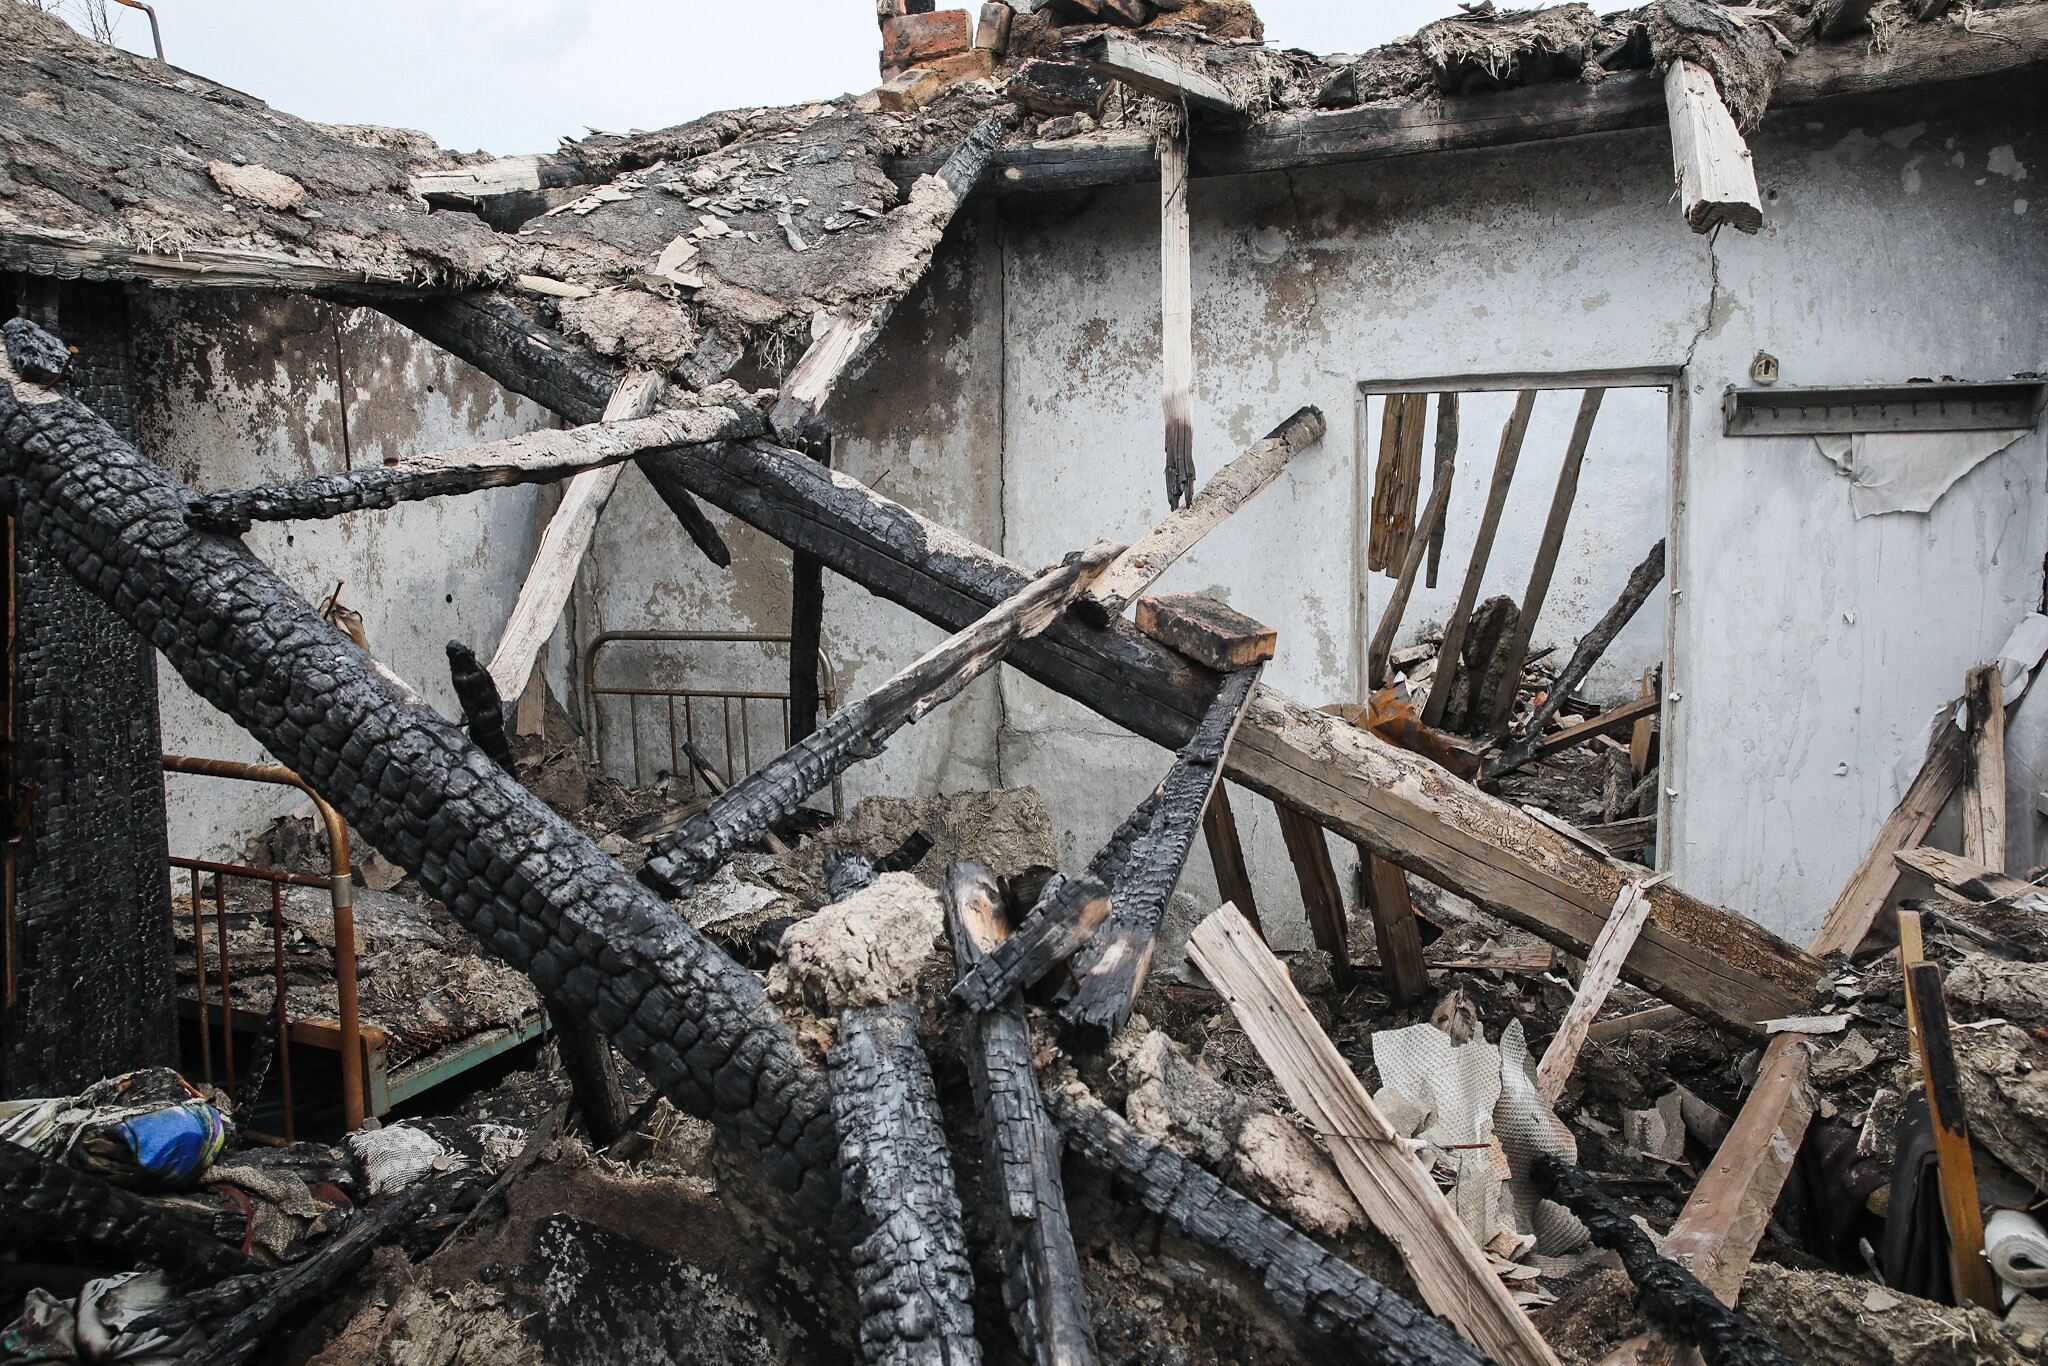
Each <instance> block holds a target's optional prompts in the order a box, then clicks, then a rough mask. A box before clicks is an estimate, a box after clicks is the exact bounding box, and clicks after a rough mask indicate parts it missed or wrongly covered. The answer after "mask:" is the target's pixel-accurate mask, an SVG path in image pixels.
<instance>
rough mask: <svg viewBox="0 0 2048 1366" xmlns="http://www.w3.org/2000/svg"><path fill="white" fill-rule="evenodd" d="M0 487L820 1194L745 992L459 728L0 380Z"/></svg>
mask: <svg viewBox="0 0 2048 1366" xmlns="http://www.w3.org/2000/svg"><path fill="white" fill-rule="evenodd" d="M0 470H4V473H5V474H6V476H7V478H8V481H9V484H10V486H11V487H10V491H11V492H12V494H13V495H14V498H15V503H16V508H17V512H16V516H17V518H18V519H19V522H20V525H21V527H22V529H23V531H24V533H25V534H27V535H29V536H33V537H37V538H40V539H41V540H42V541H43V542H44V544H45V545H46V546H47V547H48V548H49V549H50V551H51V552H52V554H53V555H54V557H55V558H56V559H57V560H58V561H59V562H60V563H62V564H63V565H65V566H66V568H68V569H69V570H70V572H71V573H72V574H73V575H74V576H76V577H77V579H78V580H79V581H80V582H81V583H82V584H84V585H85V586H86V587H87V588H88V589H89V590H90V591H92V592H94V593H96V594H97V595H98V596H99V597H100V598H101V599H102V600H103V601H105V602H106V603H107V604H108V605H109V606H110V607H112V608H113V610H114V612H115V614H116V615H117V616H119V617H121V618H122V619H123V620H124V621H127V622H128V623H129V624H130V625H132V626H134V627H135V628H136V629H137V630H139V631H141V632H142V633H143V635H144V637H145V638H146V639H148V640H149V642H150V643H151V644H152V645H154V646H155V647H156V648H157V649H158V650H159V651H161V652H162V653H163V655H164V658H165V659H166V660H167V661H168V662H169V663H170V665H171V667H172V668H174V669H176V670H177V672H178V674H179V676H181V677H182V678H183V679H184V680H185V681H186V683H187V684H189V685H190V686H191V687H192V689H193V691H194V692H196V693H198V694H199V695H200V696H201V697H203V698H205V699H206V700H207V701H208V702H210V703H212V704H213V705H214V706H215V707H217V708H219V709H220V710H221V711H222V712H224V713H226V714H227V715H228V716H229V717H231V718H232V719H233V720H235V721H236V722H237V723H239V724H240V725H242V726H243V727H244V728H246V729H247V730H248V731H249V733H250V735H251V736H252V737H253V738H254V739H255V740H256V741H257V742H258V743H259V744H261V745H262V746H263V747H264V748H265V749H267V750H269V751H270V753H271V754H273V755H275V756H276V757H277V758H278V760H279V761H280V762H282V763H284V764H285V765H287V766H288V767H290V768H292V769H293V770H294V771H296V772H297V773H299V774H300V775H301V776H302V777H304V778H305V779H306V780H307V781H308V782H309V783H311V784H312V786H313V788H314V790H315V791H317V792H319V794H320V795H321V796H322V797H323V798H324V799H325V800H327V801H328V802H330V803H332V804H333V805H334V806H335V807H336V808H338V809H339V810H340V811H341V812H342V814H343V815H345V816H346V817H347V818H348V820H349V822H350V823H351V824H352V825H354V826H355V827H356V828H357V829H358V830H360V831H362V832H363V834H364V835H365V836H366V837H367V838H368V839H369V841H370V842H371V844H372V845H374V846H375V847H376V848H377V849H378V850H379V851H381V852H382V853H383V854H384V856H385V857H386V858H389V859H390V860H391V861H392V862H393V863H396V864H398V865H399V866H401V867H405V868H410V869H413V870H414V872H415V873H416V875H417V876H418V877H419V879H420V881H421V883H422V884H423V885H424V886H425V887H426V889H427V891H428V892H429V893H430V894H431V895H433V896H435V897H436V898H438V899H440V900H442V901H443V902H445V903H447V905H448V907H449V909H450V910H451V911H452V912H454V914H455V916H456V918H457V919H459V920H461V921H462V922H463V924H464V925H465V926H467V927H468V928H469V929H470V930H471V931H472V932H473V933H475V934H476V935H477V936H478V938H479V939H481V940H482V941H483V942H484V944H485V945H487V946H488V947H489V948H490V949H491V950H492V951H493V952H494V953H497V954H499V955H500V956H502V957H503V958H504V959H505V960H506V961H507V962H509V963H511V964H513V965H514V966H516V967H518V968H520V969H522V970H524V971H526V972H527V973H529V974H530V975H531V976H532V977H533V979H534V981H535V982H536V983H537V984H538V985H539V986H540V988H541V990H542V991H543V992H548V993H554V994H556V995H558V996H559V997H561V998H562V999H563V1000H565V1001H567V1002H568V1003H569V1004H570V1005H571V1006H572V1007H573V1008H574V1009H576V1010H577V1011H579V1012H580V1013H581V1014H582V1015H583V1017H584V1018H585V1019H587V1020H589V1021H590V1022H591V1023H592V1024H593V1025H594V1026H596V1027H597V1028H599V1029H601V1030H603V1031H604V1032H605V1034H607V1035H608V1036H609V1037H610V1038H611V1039H612V1040H613V1042H614V1043H616V1044H617V1045H618V1046H619V1051H620V1052H621V1053H623V1054H624V1055H625V1056H626V1057H627V1058H629V1059H631V1060H632V1061H633V1062H634V1063H635V1064H636V1065H637V1066H639V1067H640V1069H641V1070H642V1071H643V1072H645V1073H646V1074H647V1075H648V1078H649V1080H650V1081H652V1082H653V1083H654V1085H655V1086H657V1087H659V1088H660V1089H661V1091H662V1092H663V1093H664V1094H665V1095H667V1096H668V1097H669V1099H670V1101H671V1102H672V1103H674V1104H675V1105H676V1107H677V1108H678V1109H682V1110H686V1111H688V1112H689V1113H691V1114H695V1115H699V1116H702V1117H705V1118H708V1119H710V1120H711V1122H712V1123H713V1124H714V1125H715V1126H716V1127H717V1128H718V1129H719V1131H720V1132H721V1133H722V1134H724V1135H726V1136H727V1137H728V1138H729V1139H730V1140H732V1141H734V1142H736V1143H737V1144H738V1145H739V1147H740V1148H741V1150H742V1151H744V1152H746V1153H747V1154H749V1155H750V1156H752V1157H753V1158H754V1159H755V1160H757V1161H759V1162H760V1163H761V1164H762V1166H763V1167H764V1169H765V1170H766V1172H767V1174H768V1176H769V1177H770V1179H771V1180H773V1181H774V1182H775V1183H776V1184H777V1185H779V1186H781V1187H782V1188H783V1189H785V1190H786V1191H788V1192H790V1194H791V1196H792V1198H793V1199H794V1200H795V1202H796V1204H797V1206H798V1208H799V1209H801V1210H803V1211H804V1212H805V1213H806V1214H807V1215H809V1216H811V1217H813V1218H815V1219H817V1220H819V1221H820V1222H829V1221H830V1219H831V1215H832V1212H833V1210H834V1209H835V1207H836V1205H837V1199H838V1175H837V1170H836V1165H835V1160H834V1155H835V1153H836V1152H837V1148H838V1142H837V1138H836V1135H835V1133H834V1131H833V1124H832V1114H831V1107H830V1101H829V1097H828V1095H827V1090H826V1086H825V1079H824V1077H823V1075H822V1074H821V1073H820V1072H819V1071H818V1070H817V1069H816V1068H814V1067H812V1066H811V1065H810V1064H808V1063H807V1062H806V1061H805V1060H804V1058H803V1056H802V1054H801V1053H799V1052H798V1050H797V1047H796V1043H795V1041H794V1039H793V1038H792V1037H791V1035H790V1032H789V1027H788V1026H787V1025H786V1024H785V1023H784V1022H783V1020H782V1018H781V1016H780V1015H779V1014H777V1012H776V1011H775V1009H774V1007H773V1006H772V1005H770V1004H769V1002H768V999H767V996H766V994H765V993H764V992H763V991H762V988H761V985H760V983H759V982H758V981H757V980H756V979H755V977H754V975H753V974H752V973H750V972H748V971H747V970H746V969H745V968H743V967H741V966H740V965H739V964H737V963H735V962H733V961H732V960H731V959H730V958H728V957H726V956H725V954H723V953H722V952H720V951H719V949H718V948H717V947H716V946H715V945H713V944H712V943H711V942H710V941H709V940H708V939H706V938H705V937H704V936H703V935H702V934H701V933H699V932H698V931H697V930H696V929H695V928H694V927H692V926H691V925H690V924H689V922H688V921H686V920H684V919H683V918H682V917H681V916H680V915H678V914H676V913H675V911H674V910H673V909H672V908H671V907H669V906H667V905H665V904H663V903H662V902H661V901H659V900H658V899H656V898H655V897H653V896H652V895H651V894H649V893H648V892H647V891H645V890H644V889H642V888H640V887H639V886H637V885H635V884H634V882H633V881H632V879H631V878H630V877H628V876H627V875H626V873H625V871H624V870H623V869H621V868H620V867H619V866H618V864H616V863H614V862H613V861H612V860H611V859H610V858H608V857H606V856H605V855H604V854H603V853H602V852H601V851H600V850H599V849H598V848H597V846H596V845H594V844H592V843H591V842H590V841H589V840H588V839H587V838H585V837H584V836H583V835H582V834H581V833H580V832H579V831H577V830H576V828H575V827H574V826H572V825H570V824H569V823H568V822H567V821H565V820H563V819H562V818H561V817H559V816H557V815H556V814H555V813H554V812H553V811H551V810H549V809H548V807H547V806H546V805H545V804H544V803H542V802H541V801H540V800H539V799H538V798H536V797H534V796H533V794H531V793H529V792H528V791H526V789H525V788H523V787H521V786H520V785H519V784H518V783H517V782H515V781H514V780H513V779H512V777H511V776H510V775H509V774H507V773H505V772H504V771H503V770H502V769H500V768H499V767H498V766H497V765H496V764H493V763H492V762H491V761H490V760H489V759H488V758H487V757H485V755H484V754H483V752H482V751H481V750H479V749H477V748H476V746H475V745H473V744H472V743H470V741H469V739H468V737H467V736H466V735H464V734H463V733H462V731H461V730H460V729H459V728H458V727H456V726H454V725H452V724H450V723H449V722H448V721H446V720H444V719H443V718H442V717H441V716H440V715H438V714H437V713H436V712H435V711H434V710H433V709H432V708H431V707H429V706H427V705H426V703H425V702H424V701H422V700H421V699H420V698H419V697H418V696H417V695H416V694H415V693H413V692H412V691H411V690H410V689H409V688H407V687H406V686H405V685H404V684H403V683H401V682H399V681H398V679H396V678H395V677H394V676H392V675H391V674H389V673H388V672H387V671H385V670H384V669H383V668H382V667H381V666H380V665H379V664H378V663H377V661H376V660H374V659H372V658H371V657H370V655H369V654H368V653H367V652H366V651H364V650H362V649H361V648H360V647H358V646H356V645H355V644H353V643H352V642H351V641H350V640H349V639H348V638H347V637H346V636H344V635H342V634H341V633H340V632H339V631H337V630H335V629H334V628H333V627H332V626H330V625H328V624H327V623H326V622H324V621H322V620H321V619H320V617H319V614H318V613H316V612H315V611H314V610H313V608H312V606H311V604H309V603H308V602H306V600H305V599H304V598H302V597H300V596H299V595H298V594H297V593H295V592H293V591H292V590H291V589H290V588H289V587H287V586H286V585H285V584H284V583H283V582H282V581H280V580H279V579H278V577H277V576H276V575H275V574H274V573H272V572H271V570H270V569H269V568H268V566H266V565H264V564H263V563H262V561H260V560H258V559H257V558H256V557H255V556H254V555H253V554H251V553H250V552H249V550H248V548H247V547H246V546H244V545H242V543H241V542H240V541H238V540H235V539H233V538H230V537H226V536H220V535H217V534H213V533H208V532H201V531H197V530H195V529H194V528H192V527H190V526H188V525H187V524H186V522H185V507H186V504H187V502H188V501H189V498H190V494H189V492H188V491H187V490H186V489H185V488H183V487H182V486H180V485H179V484H178V483H177V482H176V481H174V480H173V479H171V477H170V476H169V475H168V474H166V473H165V472H164V470H163V469H162V468H161V467H160V466H158V465H156V464H155V463H154V462H152V461H150V460H148V459H147V458H145V457H144V456H143V455H142V454H141V453H139V452H138V451H136V449H135V448H134V447H133V446H130V445H129V444H128V443H126V442H125V441H123V440H121V438H120V436H119V435H118V434H117V433H115V432H114V430H113V429H112V428H110V427H108V426H107V424H106V423H105V422H103V421H101V420H100V419H99V418H98V417H96V416H95V415H94V414H93V413H92V412H91V411H90V410H89V409H87V408H85V407H84V406H83V405H82V404H79V403H77V402H76V401H74V400H72V399H69V398H64V397H61V396H59V395H57V394H55V393H52V392H51V391H49V390H47V389H43V388H40V387H39V386H36V385H32V384H26V383H23V382H21V381H19V380H18V379H17V378H16V377H15V375H14V371H13V369H12V367H11V366H8V367H7V368H6V369H5V370H4V371H0Z"/></svg>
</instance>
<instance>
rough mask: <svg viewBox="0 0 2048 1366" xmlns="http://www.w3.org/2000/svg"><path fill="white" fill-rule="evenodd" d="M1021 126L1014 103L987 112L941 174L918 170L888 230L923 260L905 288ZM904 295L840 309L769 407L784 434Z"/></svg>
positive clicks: (816, 404) (826, 392) (798, 429)
mask: <svg viewBox="0 0 2048 1366" xmlns="http://www.w3.org/2000/svg"><path fill="white" fill-rule="evenodd" d="M1016 126H1017V111H1016V110H1015V109H1012V108H1009V107H1008V106H1005V107H1003V108H1001V109H997V110H995V111H993V112H991V113H989V114H988V115H986V116H985V117H983V119H982V120H981V122H980V123H977V124H976V125H974V131H973V132H971V133H969V134H968V135H967V137H966V139H965V140H964V141H963V142H962V143H961V144H960V146H959V147H957V148H956V149H954V151H953V154H952V155H951V156H949V157H947V158H946V162H945V164H944V165H943V166H941V167H939V169H938V172H937V174H935V175H931V176H922V177H919V179H918V181H917V183H916V184H915V185H913V186H912V187H911V190H910V201H911V202H910V203H908V204H906V205H904V207H903V210H902V211H901V212H900V213H897V214H891V215H890V216H889V219H888V223H887V225H886V226H885V227H884V228H883V231H885V232H889V233H893V234H896V235H897V236H898V237H899V238H900V239H901V241H900V244H899V249H900V250H902V251H904V252H906V253H908V254H909V255H910V256H911V257H912V258H913V259H914V260H916V261H917V262H918V263H919V264H918V267H917V268H916V269H914V270H906V271H905V272H904V274H903V278H904V285H903V290H904V292H905V293H907V292H908V291H909V289H910V286H911V285H912V284H914V283H916V282H917V281H918V280H919V279H921V278H923V276H924V270H923V263H925V262H928V261H930V260H931V254H932V251H933V249H934V248H936V247H937V246H938V245H939V238H940V237H942V236H943V235H944V234H945V231H946V225H947V224H948V223H950V222H952V221H953V215H954V213H956V212H957V211H958V210H959V208H960V205H961V204H962V202H964V201H965V200H966V198H967V195H968V192H969V191H971V190H972V189H973V188H974V182H975V181H977V180H979V179H981V173H982V171H984V170H985V169H987V167H988V163H989V158H990V157H992V156H994V155H995V152H996V149H997V148H998V147H1000V146H1002V143H1003V139H1004V138H1006V137H1008V136H1009V135H1010V130H1011V129H1012V128H1015V127H1016ZM902 297H903V296H902V294H898V295H896V296H895V297H894V298H891V299H890V300H889V301H888V302H887V303H884V304H883V305H882V306H881V307H879V308H877V309H876V310H875V311H874V312H873V313H870V314H868V315H867V316H866V317H860V316H856V315H852V314H841V315H840V316H839V317H837V318H835V319H834V320H833V322H832V325H831V326H830V327H829V328H828V329H827V330H826V332H825V334H824V335H823V336H821V337H819V338H818V339H817V340H816V341H814V342H812V343H811V345H810V348H809V349H808V350H806V351H805V352H804V354H803V357H802V358H801V359H800V360H798V361H797V363H796V367H795V368H794V369H792V370H791V371H790V372H789V378H787V379H786V380H784V381H783V383H782V394H781V396H780V397H778V398H777V399H776V400H775V407H774V409H773V410H772V411H771V412H770V413H769V415H768V421H769V424H770V425H771V426H773V427H774V428H775V430H776V431H777V432H778V433H779V434H781V436H782V437H783V439H785V440H790V439H793V438H795V437H797V436H798V435H799V434H800V433H802V432H803V431H804V430H805V429H806V428H808V427H809V426H810V425H811V423H812V422H813V421H815V420H816V419H817V416H818V412H819V410H820V409H822V408H823V407H824V406H825V403H826V401H827V400H828V399H830V398H831V397H832V390H833V387H834V386H835V385H837V384H838V383H839V381H840V379H841V378H842V377H843V376H844V375H845V374H846V372H847V371H848V370H850V369H852V368H853V364H854V362H855V361H857V360H859V359H860V358H861V356H862V355H864V354H865V353H866V351H867V349H868V347H869V346H870V345H872V344H873V343H874V340H875V338H876V337H878V336H880V335H881V333H882V328H883V326H884V325H885V324H887V323H888V321H889V315H890V314H892V313H894V312H895V311H896V305H897V303H898V302H900V301H901V299H902Z"/></svg>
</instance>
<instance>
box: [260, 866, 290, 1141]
mask: <svg viewBox="0 0 2048 1366" xmlns="http://www.w3.org/2000/svg"><path fill="white" fill-rule="evenodd" d="M270 947H271V952H272V954H273V956H274V957H273V961H274V962H275V964H276V971H277V1066H278V1076H279V1079H280V1084H281V1085H282V1086H283V1087H284V1141H285V1142H286V1143H287V1144H291V1143H295V1142H297V1141H298V1140H297V1136H296V1135H295V1134H294V1133H293V1132H292V1041H291V1031H290V1030H289V1029H288V1028H287V1027H286V1023H285V1008H284V884H283V883H282V882H272V883H271V884H270ZM251 1100H252V1101H253V1100H254V1097H251Z"/></svg>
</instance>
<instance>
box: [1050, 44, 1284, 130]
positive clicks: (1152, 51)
mask: <svg viewBox="0 0 2048 1366" xmlns="http://www.w3.org/2000/svg"><path fill="white" fill-rule="evenodd" d="M1062 55H1064V56H1069V57H1072V58H1073V59H1074V60H1075V61H1077V62H1081V63H1083V64H1084V65H1087V66H1091V67H1093V68H1095V70H1097V71H1099V72H1101V73H1102V74H1103V75H1105V76H1114V77H1115V78H1116V79H1117V80H1120V81H1122V82H1123V83H1124V84H1125V85H1127V86H1130V87H1131V88H1132V89H1133V90H1142V91H1144V92H1145V93H1146V94H1148V95H1157V96H1158V97H1159V98H1160V99H1162V100H1165V101H1166V102H1167V103H1168V104H1174V105H1179V104H1185V105H1186V106H1187V107H1188V108H1189V109H1196V110H1200V111H1202V112H1203V113H1206V114H1216V115H1220V116H1222V117H1225V118H1231V119H1237V118H1242V117H1243V116H1244V115H1245V114H1246V112H1247V110H1246V108H1245V106H1244V103H1243V101H1241V100H1239V99H1238V98H1237V97H1236V96H1234V95H1232V94H1231V93H1230V91H1229V90H1227V89H1225V88H1224V85H1223V83H1222V82H1221V81H1219V80H1217V79H1216V78H1215V77H1214V76H1211V75H1210V74H1209V73H1208V72H1206V71H1204V70H1202V69H1201V68H1200V67H1199V66H1196V65H1193V64H1191V63H1188V62H1183V61H1180V60H1177V59H1176V58H1174V57H1172V56H1170V55H1168V54H1167V53H1164V52H1161V51H1160V50H1159V49H1157V48H1154V47H1148V46H1146V45H1145V44H1144V43H1141V42H1139V41H1138V40H1137V39H1135V38H1128V37H1125V36H1124V35H1123V34H1121V33H1097V34H1093V35H1091V36H1090V37H1087V38H1083V39H1080V40H1078V41H1076V42H1073V43H1069V44H1067V45H1066V47H1065V48H1063V49H1062Z"/></svg>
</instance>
